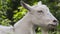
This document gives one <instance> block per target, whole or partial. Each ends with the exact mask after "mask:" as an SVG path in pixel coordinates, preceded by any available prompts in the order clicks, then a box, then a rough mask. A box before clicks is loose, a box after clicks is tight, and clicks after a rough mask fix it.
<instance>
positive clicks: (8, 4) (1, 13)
mask: <svg viewBox="0 0 60 34" xmlns="http://www.w3.org/2000/svg"><path fill="white" fill-rule="evenodd" d="M20 1H21V0H0V24H1V25H5V26H8V25H14V24H15V23H16V22H17V21H18V20H20V19H21V18H22V17H23V16H24V15H25V14H26V13H27V10H26V9H25V8H23V7H22V6H21V5H20ZM23 1H24V2H26V3H27V4H29V5H36V4H37V2H39V1H42V3H43V4H45V5H47V6H48V7H49V9H50V11H51V13H52V14H53V15H54V16H55V17H56V18H57V19H58V20H59V22H60V0H23ZM59 28H60V26H58V29H59Z"/></svg>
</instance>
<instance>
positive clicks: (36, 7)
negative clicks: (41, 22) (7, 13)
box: [32, 5, 48, 10]
mask: <svg viewBox="0 0 60 34" xmlns="http://www.w3.org/2000/svg"><path fill="white" fill-rule="evenodd" d="M32 8H33V9H36V10H41V9H48V7H47V6H46V5H36V6H32Z"/></svg>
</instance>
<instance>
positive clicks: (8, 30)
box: [0, 25, 13, 34]
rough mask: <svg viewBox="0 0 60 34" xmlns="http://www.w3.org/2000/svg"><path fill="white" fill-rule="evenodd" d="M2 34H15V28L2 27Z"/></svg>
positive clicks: (0, 29) (0, 26) (0, 27)
mask: <svg viewBox="0 0 60 34" xmlns="http://www.w3.org/2000/svg"><path fill="white" fill-rule="evenodd" d="M0 34H13V27H12V26H2V25H0Z"/></svg>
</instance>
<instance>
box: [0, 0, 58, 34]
mask: <svg viewBox="0 0 60 34" xmlns="http://www.w3.org/2000/svg"><path fill="white" fill-rule="evenodd" d="M21 5H22V6H23V7H24V8H26V9H27V10H28V13H27V14H26V15H25V16H24V17H23V18H22V19H21V20H19V21H18V22H17V23H16V24H15V25H14V27H12V26H0V34H36V32H35V29H36V26H40V27H41V31H42V34H48V29H52V28H55V26H57V24H58V22H57V19H56V18H55V17H54V16H53V15H52V14H51V13H50V11H49V8H48V7H47V6H46V5H43V4H42V3H41V1H40V2H38V4H37V5H35V6H29V5H28V4H26V3H24V2H22V1H21Z"/></svg>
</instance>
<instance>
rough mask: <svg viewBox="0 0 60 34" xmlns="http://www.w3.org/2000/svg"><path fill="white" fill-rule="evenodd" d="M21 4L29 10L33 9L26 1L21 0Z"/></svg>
mask: <svg viewBox="0 0 60 34" xmlns="http://www.w3.org/2000/svg"><path fill="white" fill-rule="evenodd" d="M21 5H22V6H23V7H24V8H26V9H27V10H29V11H30V10H31V6H29V5H28V4H26V3H24V2H23V1H21Z"/></svg>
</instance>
